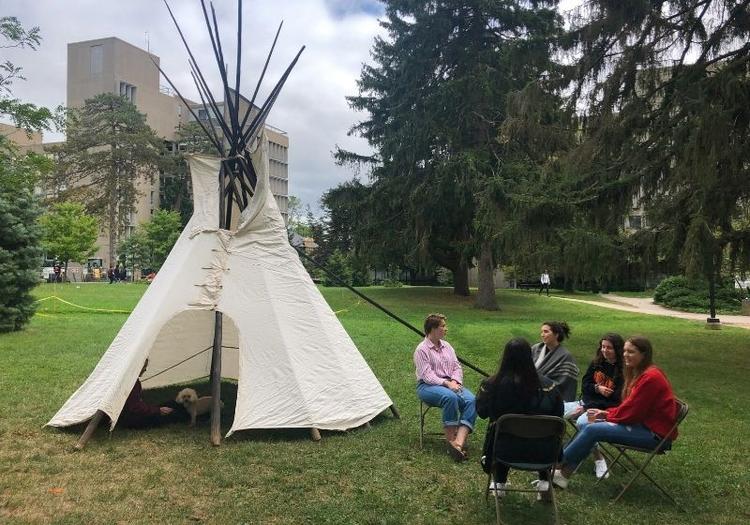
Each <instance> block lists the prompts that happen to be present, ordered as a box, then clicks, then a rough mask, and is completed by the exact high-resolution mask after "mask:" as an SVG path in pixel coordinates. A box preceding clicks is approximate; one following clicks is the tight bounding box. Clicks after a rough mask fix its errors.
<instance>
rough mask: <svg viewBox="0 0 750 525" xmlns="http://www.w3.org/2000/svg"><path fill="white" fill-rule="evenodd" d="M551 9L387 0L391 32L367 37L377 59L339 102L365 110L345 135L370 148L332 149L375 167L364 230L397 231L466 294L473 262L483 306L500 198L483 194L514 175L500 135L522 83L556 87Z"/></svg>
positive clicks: (388, 236) (490, 300)
mask: <svg viewBox="0 0 750 525" xmlns="http://www.w3.org/2000/svg"><path fill="white" fill-rule="evenodd" d="M556 6H557V2H556V1H547V2H545V1H539V2H525V1H513V2H491V1H483V0H467V1H463V2H453V1H451V2H448V1H437V2H414V1H396V0H393V1H387V2H385V8H386V16H385V19H384V20H383V22H382V25H383V27H385V28H386V29H387V31H388V35H387V37H386V38H376V40H375V43H374V45H373V49H372V57H373V60H374V65H372V66H364V67H363V69H362V73H361V77H360V80H359V82H358V85H359V88H360V94H359V95H358V96H353V97H349V98H348V100H349V102H350V105H351V106H352V107H353V108H354V109H357V110H360V111H366V112H367V115H368V116H367V118H366V119H365V120H363V121H362V122H360V123H359V124H357V125H356V126H354V127H353V128H352V132H353V133H357V134H359V135H361V136H363V137H364V138H366V139H367V140H368V141H369V143H370V144H371V145H372V146H373V147H374V148H375V150H376V155H375V156H374V157H372V158H369V159H367V158H363V157H361V156H356V155H353V154H351V153H348V152H341V151H340V152H338V159H339V161H340V162H348V161H355V162H363V161H364V162H369V163H371V164H372V165H373V168H372V170H371V178H372V180H373V183H372V195H371V201H370V204H371V209H372V210H373V215H372V218H373V219H375V217H377V218H380V219H381V220H380V221H377V220H374V221H373V222H375V223H377V222H380V224H378V226H379V228H378V229H377V230H370V231H369V232H368V233H369V234H370V235H372V236H373V238H374V239H377V238H378V237H379V238H380V239H383V241H382V244H387V243H389V242H392V239H393V238H394V237H400V238H404V239H406V240H407V242H409V243H411V246H412V254H413V258H414V259H417V260H420V259H421V260H423V261H424V260H425V259H427V260H430V259H431V260H434V261H436V262H437V263H438V264H441V265H442V266H445V267H447V268H449V269H450V270H451V271H452V272H453V274H454V287H455V292H456V293H458V294H464V295H466V294H468V292H469V290H468V280H467V275H466V271H467V268H468V266H469V265H470V264H471V260H472V258H473V257H479V260H480V294H479V297H478V303H477V304H478V305H479V306H481V307H484V308H494V307H496V306H495V298H494V297H495V295H494V283H493V279H492V274H493V271H494V268H495V266H496V263H497V252H498V250H499V246H500V244H499V242H498V241H497V239H498V238H499V236H500V232H499V229H500V228H501V226H502V221H500V220H499V217H500V214H499V212H500V211H501V210H502V208H503V207H504V206H505V204H506V203H505V202H504V201H503V200H502V199H496V198H495V197H496V196H497V191H495V192H493V191H492V190H493V188H494V190H497V189H498V188H499V189H500V193H502V192H503V191H505V192H509V191H508V190H509V188H508V187H507V186H508V183H513V184H514V183H515V180H514V178H515V176H516V173H513V172H512V171H513V170H511V169H508V166H510V165H511V164H512V163H513V162H514V161H513V160H512V159H511V157H510V154H511V149H510V148H508V147H506V146H507V142H508V141H507V140H504V139H503V136H504V134H503V129H504V127H505V126H508V125H509V122H508V118H509V111H508V104H509V103H511V101H512V97H513V95H514V94H515V93H518V92H522V91H523V90H524V89H525V88H526V87H527V86H528V85H529V84H532V83H535V84H536V85H537V87H538V88H539V89H543V90H548V89H554V88H555V87H557V85H556V84H555V82H556V81H557V78H558V74H557V72H556V65H555V63H554V62H553V60H552V52H553V50H552V47H551V42H552V39H553V37H554V36H556V34H557V33H559V31H560V30H561V24H562V21H561V19H560V17H559V15H558V14H557V12H556ZM531 159H533V157H530V156H527V157H526V163H529V161H530V160H531ZM545 161H546V159H545ZM394 232H399V233H397V234H395V235H394ZM374 244H376V245H377V244H379V243H378V242H375V243H374Z"/></svg>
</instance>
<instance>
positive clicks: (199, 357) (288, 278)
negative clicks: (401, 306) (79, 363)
mask: <svg viewBox="0 0 750 525" xmlns="http://www.w3.org/2000/svg"><path fill="white" fill-rule="evenodd" d="M258 142H259V145H258V146H257V148H256V150H255V152H254V153H253V154H252V161H253V166H254V168H255V172H256V175H257V184H256V188H255V193H254V195H253V196H252V198H251V200H250V202H249V205H248V206H247V207H246V208H245V209H244V210H243V212H242V214H241V215H240V218H239V224H238V226H237V228H236V229H234V230H224V229H219V228H217V227H216V221H217V216H218V214H219V200H220V199H219V194H220V192H219V177H218V173H219V170H220V160H219V159H215V158H210V157H201V156H194V157H192V158H191V160H190V170H191V175H192V179H193V190H194V195H195V211H194V214H193V217H192V218H191V220H190V222H189V223H188V224H187V226H186V227H185V229H184V231H183V232H182V235H181V236H180V238H179V239H178V241H177V243H176V244H175V246H174V248H173V250H172V252H171V253H170V254H169V257H168V258H167V261H166V262H165V264H164V266H163V267H162V269H161V270H160V272H159V274H158V276H157V277H156V279H154V281H153V283H152V284H151V285H150V286H149V288H148V290H147V292H146V293H145V294H144V296H143V297H142V298H141V300H140V302H139V303H138V305H137V306H136V307H135V309H134V310H133V312H132V314H131V315H130V317H129V318H128V320H127V321H126V323H125V325H124V326H123V327H122V329H121V330H120V332H119V333H118V334H117V337H115V339H114V341H113V342H112V344H111V345H110V347H109V349H108V350H107V351H106V352H105V354H104V356H103V357H102V359H101V361H100V362H99V364H98V365H97V366H96V368H95V369H94V371H93V372H92V373H91V375H90V376H89V378H88V379H87V380H86V381H85V383H84V384H83V385H82V386H81V387H80V388H79V389H78V390H77V391H76V392H75V393H74V394H73V395H72V396H71V397H70V399H68V401H67V402H66V403H65V404H64V406H63V407H62V408H61V409H60V410H59V411H58V412H57V414H55V416H54V417H53V418H52V419H51V420H50V421H49V423H47V424H48V425H50V426H55V427H64V426H68V425H74V424H78V423H82V422H85V421H87V420H88V419H90V418H92V417H93V416H94V414H95V413H96V412H97V411H98V410H100V411H102V412H103V413H105V414H106V415H107V416H109V418H110V420H111V427H112V428H114V426H115V424H116V423H117V419H118V416H119V415H120V411H121V410H122V408H123V405H124V403H125V399H126V398H127V396H128V393H129V392H130V389H131V388H132V386H133V384H134V383H135V380H136V378H137V377H138V373H139V372H140V369H141V366H142V365H143V362H144V360H145V359H146V358H147V357H148V358H149V360H150V367H149V371H151V372H152V373H151V374H150V375H151V376H152V379H148V378H146V380H144V382H143V384H144V387H145V388H154V387H160V386H165V385H171V384H175V383H182V382H186V381H190V380H193V379H196V378H201V377H205V376H208V375H209V371H210V366H211V354H210V352H208V351H207V350H209V349H210V348H211V347H212V344H213V343H212V342H213V338H214V331H213V328H214V311H220V312H222V313H223V330H222V350H223V352H222V353H223V357H222V360H221V374H222V376H223V377H225V378H233V379H237V380H238V394H237V405H236V408H235V413H234V422H233V424H232V427H231V428H230V430H229V432H228V434H227V435H230V434H232V433H233V432H235V431H237V430H243V429H257V428H294V427H297V428H300V427H302V428H318V429H329V430H345V429H348V428H352V427H356V426H359V425H362V424H364V423H366V422H368V421H369V420H370V419H372V418H373V417H375V416H376V415H377V414H378V413H380V412H381V411H383V410H384V409H386V408H388V407H389V406H391V404H392V402H391V400H390V398H389V397H388V395H387V394H386V393H385V391H384V390H383V388H382V386H381V385H380V383H379V382H378V380H377V379H376V377H375V376H374V374H373V373H372V371H371V370H370V368H369V366H368V365H367V363H366V362H365V360H364V359H363V358H362V356H361V355H360V353H359V351H358V350H357V348H356V347H355V345H354V343H353V342H352V340H351V338H350V337H349V336H348V334H347V333H346V331H345V330H344V329H343V327H342V326H341V323H340V322H339V320H338V318H337V317H336V316H335V315H334V313H333V312H332V310H331V308H330V307H329V306H328V304H327V303H326V302H325V300H324V299H323V297H322V295H321V294H320V292H319V291H318V289H317V288H316V286H315V284H314V283H313V282H312V280H311V278H310V276H309V274H308V273H307V271H306V270H305V268H304V267H303V266H302V263H301V262H300V260H299V258H298V256H297V254H296V252H295V250H294V249H293V248H292V247H291V246H290V245H289V242H288V239H287V233H286V228H285V227H284V221H283V219H282V217H281V214H280V213H279V210H278V208H277V205H276V201H275V199H274V197H273V195H272V194H271V191H270V189H269V180H268V151H267V149H268V142H267V140H266V139H265V135H261V136H260V140H259V141H258ZM176 363H181V364H179V365H178V366H175V367H173V368H170V367H172V366H173V365H175V364H176ZM168 368H170V369H169V370H168V371H166V372H165V373H161V374H159V373H158V372H159V371H160V370H165V369H168Z"/></svg>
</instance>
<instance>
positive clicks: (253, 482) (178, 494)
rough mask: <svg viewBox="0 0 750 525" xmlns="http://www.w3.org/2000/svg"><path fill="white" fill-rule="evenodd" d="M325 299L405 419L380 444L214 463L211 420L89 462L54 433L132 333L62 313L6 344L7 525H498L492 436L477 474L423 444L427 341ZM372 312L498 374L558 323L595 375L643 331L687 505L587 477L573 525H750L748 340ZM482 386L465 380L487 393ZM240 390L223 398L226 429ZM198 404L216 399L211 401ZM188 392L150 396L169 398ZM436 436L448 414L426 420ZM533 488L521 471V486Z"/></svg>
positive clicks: (554, 311)
mask: <svg viewBox="0 0 750 525" xmlns="http://www.w3.org/2000/svg"><path fill="white" fill-rule="evenodd" d="M144 289H145V288H144V287H143V286H141V285H132V284H128V285H111V286H110V285H107V284H84V285H81V286H80V287H79V286H76V285H41V286H40V287H39V288H37V290H36V292H35V293H36V294H37V296H38V297H40V298H42V297H47V296H50V295H58V296H60V297H61V298H63V299H65V300H67V301H70V302H72V303H75V304H78V305H82V306H86V307H91V308H100V309H104V310H130V309H132V307H133V306H134V305H135V303H136V302H137V301H138V298H139V297H140V295H141V294H142V292H143V290H144ZM323 293H324V295H325V297H326V299H327V300H328V301H329V303H330V304H331V306H332V307H333V309H334V310H336V311H339V313H338V315H339V317H340V319H341V321H342V323H343V324H344V327H345V328H346V329H347V331H348V332H349V334H350V335H351V336H352V338H353V339H354V341H355V342H356V343H357V345H358V346H359V348H360V350H361V351H362V353H363V355H364V356H365V358H366V359H367V361H368V362H369V364H370V366H371V367H372V369H373V370H374V372H375V374H376V375H377V376H378V378H379V379H380V381H381V382H382V384H383V386H384V387H385V389H386V391H387V392H388V393H389V395H390V396H391V398H392V399H393V400H394V401H395V403H396V404H397V406H398V407H399V408H400V410H401V415H402V419H401V420H400V421H399V420H395V419H393V418H392V417H391V416H390V415H388V414H384V415H383V416H381V417H379V418H377V419H376V421H374V422H373V425H372V428H371V429H370V430H369V431H365V430H356V431H351V432H348V433H332V432H331V433H323V440H322V441H321V442H318V443H314V442H312V441H311V440H310V439H309V436H308V433H307V432H305V431H281V430H280V431H275V432H243V433H239V434H237V435H235V436H233V437H232V438H230V439H228V440H226V441H225V442H224V444H223V446H221V447H219V448H213V447H211V445H210V444H209V442H208V423H207V422H203V423H202V424H201V425H199V427H198V429H197V430H190V429H188V428H187V426H183V425H174V426H170V427H167V428H162V429H154V430H147V431H127V430H121V429H115V431H114V432H113V433H112V434H111V435H109V434H108V433H107V432H106V430H104V429H99V431H97V433H96V434H95V436H94V438H93V439H92V440H91V441H90V442H89V444H88V446H87V447H86V449H85V450H84V451H83V452H74V451H73V450H72V447H73V444H74V443H75V441H76V440H77V438H78V436H79V434H80V432H81V430H82V429H76V430H75V431H60V430H56V429H46V428H42V425H44V423H45V422H46V421H47V420H48V419H49V418H50V417H51V416H52V415H53V414H54V412H55V411H56V410H57V409H58V408H59V407H60V406H62V404H63V402H64V401H65V400H66V399H67V398H68V396H70V395H71V394H72V393H73V391H74V390H75V389H76V388H78V386H79V385H80V384H81V383H82V382H83V380H84V379H85V378H86V377H87V375H88V374H89V373H90V372H91V370H92V369H93V367H94V365H95V364H96V363H97V361H98V360H99V358H100V356H101V354H102V353H103V352H104V350H105V349H106V348H107V346H108V344H109V343H110V341H111V340H112V338H113V337H114V335H115V334H116V332H117V331H118V329H119V328H120V326H121V325H122V323H123V322H124V321H125V319H126V317H127V315H126V314H122V313H111V312H110V313H108V312H92V311H87V310H81V309H78V308H75V307H73V306H69V305H66V304H64V303H60V302H58V301H54V300H48V301H45V302H44V303H42V305H43V306H42V308H41V310H40V313H39V314H38V315H37V316H36V317H35V318H34V319H33V321H32V322H31V324H30V325H29V326H28V328H27V329H26V330H25V331H23V332H20V333H14V334H4V335H0V356H2V363H3V365H2V368H0V392H2V398H1V399H2V403H0V473H1V474H0V522H2V523H50V522H51V523H71V524H72V523H76V524H78V523H131V522H139V523H190V522H192V523H199V522H205V523H315V524H317V523H384V524H391V523H394V524H395V523H425V524H427V523H462V524H464V523H465V524H473V523H493V522H494V508H493V506H491V505H485V503H484V500H483V490H484V484H485V479H486V478H485V476H484V474H483V473H482V472H481V470H480V468H479V465H478V463H477V458H478V451H479V450H478V449H479V448H480V446H481V442H482V439H483V436H484V430H485V422H483V421H482V422H481V424H480V426H479V428H478V432H477V434H476V435H475V436H474V438H473V440H472V449H471V452H470V454H471V460H470V461H469V462H466V463H463V464H455V463H453V462H452V461H451V460H450V458H449V457H448V456H447V455H446V454H445V451H444V449H443V447H442V445H441V444H440V443H439V442H437V441H435V440H433V441H429V442H428V443H427V444H426V446H425V449H424V450H419V447H418V402H417V400H416V396H415V393H414V371H413V365H412V362H411V354H412V351H413V349H414V347H415V345H416V344H417V342H418V340H417V339H416V338H415V337H414V335H413V334H412V333H411V332H410V331H408V330H406V329H405V328H403V327H402V326H401V325H399V324H397V323H396V322H394V321H392V320H390V319H388V318H387V317H385V316H384V315H383V314H382V313H380V312H378V311H377V310H375V309H374V308H372V307H370V306H369V305H367V304H366V303H362V302H361V301H359V300H358V299H357V298H356V297H355V296H353V295H352V294H351V293H350V292H348V291H346V290H344V289H338V288H332V289H324V290H323ZM369 293H370V294H371V295H372V297H373V298H374V299H376V300H377V301H379V302H381V303H382V304H383V305H386V306H387V307H388V308H390V309H392V310H393V311H394V312H396V313H398V314H399V315H401V316H403V317H405V318H406V319H408V320H410V321H411V322H412V323H414V324H416V325H417V326H419V325H420V324H421V321H422V319H423V318H424V316H425V314H426V313H429V312H434V311H440V312H443V313H445V314H446V315H447V316H448V320H449V333H448V336H447V338H448V340H449V341H451V343H452V344H453V345H454V346H455V347H456V349H457V351H458V352H459V354H460V355H462V356H463V357H464V358H466V359H468V360H469V361H472V362H474V363H475V364H477V365H478V366H480V367H482V368H484V369H486V370H493V369H494V368H495V367H496V364H497V359H498V350H499V349H500V347H501V346H502V345H503V344H504V343H505V341H506V340H507V339H508V338H510V337H511V336H523V337H527V338H529V339H530V340H532V341H535V340H537V338H538V334H539V324H540V322H541V321H543V320H545V319H565V320H567V321H568V322H569V323H570V325H571V326H572V330H573V337H572V338H571V340H570V341H569V344H568V345H567V346H568V348H569V349H570V350H571V351H572V353H573V354H574V355H575V356H576V358H577V359H578V362H579V364H580V365H581V366H582V367H585V366H586V364H587V363H588V362H589V361H590V359H591V357H592V354H593V352H594V349H595V346H596V344H597V342H598V337H599V336H600V335H601V334H602V333H604V332H606V331H610V330H616V331H619V332H621V333H622V334H625V335H627V334H633V333H641V334H644V335H647V336H649V337H650V338H651V339H652V341H653V343H654V346H655V351H656V360H657V363H658V364H659V365H660V366H661V367H662V368H663V369H664V370H665V371H666V373H667V375H668V377H669V378H670V380H671V381H672V384H673V386H674V389H675V391H676V392H677V394H678V395H679V396H680V397H682V398H683V399H685V400H686V401H687V402H688V403H689V404H690V406H691V412H690V414H689V415H688V417H687V420H686V421H685V423H684V424H683V427H682V428H681V437H680V439H679V440H678V441H677V442H676V443H675V446H674V450H673V451H672V452H671V453H669V454H668V455H667V457H665V458H657V459H656V460H655V463H654V464H653V465H652V468H651V473H652V474H653V475H654V476H655V477H656V478H657V480H659V481H663V483H664V484H665V485H666V486H667V488H668V489H670V490H671V491H672V492H673V494H674V496H675V497H676V498H677V499H678V500H679V501H680V502H682V504H683V505H684V507H685V508H686V510H687V512H686V513H682V512H680V511H678V510H677V509H675V508H674V507H672V506H671V504H670V503H668V502H667V501H666V500H664V499H663V498H662V496H661V495H660V494H659V493H658V492H657V491H655V490H653V489H652V488H651V487H650V486H649V485H647V484H646V483H644V482H643V481H639V482H637V483H636V485H635V486H634V487H633V488H631V490H630V491H629V493H628V494H626V496H625V498H624V500H623V501H621V502H620V503H618V504H617V505H611V504H610V503H609V499H610V497H612V496H613V495H614V494H616V489H617V488H618V486H619V485H618V482H619V481H620V480H622V478H623V476H622V471H615V472H614V473H613V476H612V478H610V479H609V480H607V481H605V482H603V483H601V484H599V485H597V486H595V485H594V476H593V473H592V471H593V466H592V463H591V462H590V460H588V461H587V462H586V463H584V464H583V465H582V467H581V469H580V472H579V474H578V476H576V477H575V478H574V479H573V481H572V482H571V486H570V487H569V488H568V489H567V490H566V491H563V492H559V493H558V495H559V503H560V512H561V520H562V522H563V523H568V524H592V525H593V524H597V525H601V524H605V523H606V524H620V523H623V524H625V523H627V524H636V523H637V524H640V523H651V524H655V525H657V524H658V525H670V524H676V523H680V524H705V523H721V524H730V523H731V524H742V523H749V522H750V460H749V459H748V450H750V447H748V445H747V440H748V436H750V403H748V402H747V400H746V399H745V396H744V392H745V390H746V389H745V387H744V385H745V382H746V381H747V380H748V376H749V375H750V367H749V366H748V361H749V359H748V358H749V357H750V351H749V350H750V333H748V331H746V330H741V329H732V328H724V329H723V330H721V331H708V330H705V329H704V328H703V325H702V324H700V323H693V322H689V321H683V320H677V319H667V318H662V317H657V316H642V315H635V314H630V313H627V312H620V311H615V310H611V309H599V308H597V307H594V306H589V305H584V304H578V303H572V302H565V301H549V300H546V298H545V297H539V296H538V295H537V294H532V293H515V292H500V293H499V300H500V303H501V305H502V307H503V309H502V310H501V311H499V312H483V311H477V310H475V309H473V308H472V307H471V299H467V298H457V297H454V296H452V295H451V293H450V290H448V289H444V288H400V289H385V288H373V289H370V291H369ZM479 380H480V378H479V377H478V375H477V374H475V373H473V372H471V371H468V370H467V371H466V382H467V385H468V386H469V387H470V388H472V389H473V390H476V387H477V385H478V383H479ZM232 387H233V385H231V384H226V385H225V391H226V394H225V401H227V407H226V408H225V416H226V420H225V421H224V423H223V428H224V430H225V431H226V429H227V428H228V425H229V420H230V418H231V411H232V407H233V402H232V395H233V388H232ZM199 390H201V391H203V392H205V391H206V390H207V387H206V386H200V387H199ZM175 391H176V388H172V389H165V390H162V391H156V392H153V391H152V392H150V393H149V394H150V395H151V396H154V397H155V398H159V397H160V398H162V399H166V398H168V397H173V396H174V393H175ZM430 418H431V421H430V422H431V424H433V426H434V429H435V430H437V429H438V428H439V425H438V424H437V423H438V419H439V416H438V414H437V413H436V412H435V411H433V412H432V413H431V415H430ZM531 479H532V477H531V476H529V475H524V474H522V473H518V472H513V473H511V483H513V484H517V485H523V484H526V483H528V482H529V481H530V480H531ZM503 507H504V514H503V517H504V520H505V521H506V522H508V523H549V522H551V520H552V518H551V509H550V508H549V507H547V506H545V505H542V504H536V503H534V502H532V500H531V498H530V496H528V495H523V494H520V495H519V494H516V495H511V496H508V497H507V498H506V501H505V502H504V503H503Z"/></svg>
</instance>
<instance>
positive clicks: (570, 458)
mask: <svg viewBox="0 0 750 525" xmlns="http://www.w3.org/2000/svg"><path fill="white" fill-rule="evenodd" d="M653 354H654V352H653V348H652V346H651V342H650V341H649V340H648V339H646V338H645V337H640V336H635V337H630V338H629V339H628V340H627V341H625V348H624V351H623V361H624V363H625V368H624V370H623V375H624V379H625V386H624V389H623V395H622V396H623V400H622V403H620V405H619V406H617V407H614V408H608V409H606V410H600V409H598V408H590V409H588V410H587V414H588V418H589V420H591V421H593V422H591V423H589V424H588V425H586V426H585V427H584V428H583V429H582V430H581V431H580V432H579V433H578V434H576V436H575V437H574V438H573V439H572V440H571V441H570V443H568V445H567V446H566V447H565V450H564V451H563V462H562V465H561V468H560V470H556V471H555V478H554V483H555V485H557V486H558V487H561V488H565V487H567V485H568V478H570V476H571V475H572V474H573V472H575V469H576V468H577V467H578V464H579V463H580V462H581V461H583V459H584V458H585V457H586V456H588V455H589V453H591V450H592V449H593V448H594V446H595V445H596V443H599V442H602V443H619V444H622V445H630V446H635V447H643V448H648V449H652V448H654V446H656V444H657V443H659V441H661V440H662V439H663V438H665V437H666V438H668V441H667V447H670V446H671V444H672V441H674V440H675V439H677V429H675V430H674V431H672V427H673V426H674V424H675V422H676V420H677V403H676V402H675V397H674V393H673V392H672V386H671V385H670V384H669V381H668V380H667V378H666V376H665V375H664V372H662V371H661V370H660V369H659V368H657V367H656V366H655V365H654V364H653ZM670 431H672V433H671V434H670Z"/></svg>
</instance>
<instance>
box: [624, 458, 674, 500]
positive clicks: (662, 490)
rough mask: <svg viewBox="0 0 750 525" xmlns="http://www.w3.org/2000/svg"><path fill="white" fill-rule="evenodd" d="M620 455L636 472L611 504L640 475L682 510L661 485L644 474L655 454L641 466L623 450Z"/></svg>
mask: <svg viewBox="0 0 750 525" xmlns="http://www.w3.org/2000/svg"><path fill="white" fill-rule="evenodd" d="M621 455H623V456H624V457H625V458H626V459H627V460H628V461H629V462H630V463H631V464H632V465H633V466H634V467H636V468H638V471H637V472H636V473H635V474H634V475H633V477H632V478H630V481H628V482H627V483H626V484H625V486H623V488H622V490H621V491H620V493H619V494H618V495H617V497H616V498H615V499H614V500H612V503H617V502H618V501H619V499H620V498H621V497H622V495H623V494H625V491H626V490H628V489H629V488H630V486H631V485H632V484H633V482H634V481H635V480H636V479H637V478H638V476H640V475H643V476H644V477H645V478H646V479H648V480H649V481H650V482H651V483H652V484H653V485H654V486H655V487H656V488H657V489H659V491H660V492H661V493H662V494H664V496H666V497H667V499H669V500H670V501H671V502H672V504H673V505H674V506H675V507H677V508H679V509H682V507H680V505H679V503H677V501H676V500H675V499H674V498H673V497H672V495H671V494H669V493H668V492H667V491H666V490H664V488H663V487H662V486H661V485H659V484H658V483H657V482H656V480H655V479H654V478H652V477H651V476H650V475H649V474H648V472H646V467H647V466H648V465H649V464H650V463H651V460H652V459H654V456H655V454H651V455H650V456H649V457H648V459H647V460H646V461H644V462H643V464H642V465H638V463H636V462H635V460H633V459H632V458H631V457H630V456H629V455H628V454H627V453H626V452H625V451H624V450H623V451H622V454H621Z"/></svg>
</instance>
